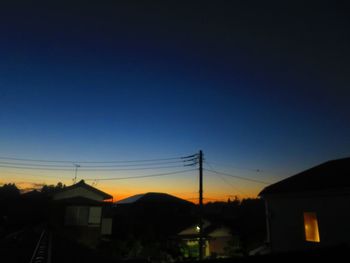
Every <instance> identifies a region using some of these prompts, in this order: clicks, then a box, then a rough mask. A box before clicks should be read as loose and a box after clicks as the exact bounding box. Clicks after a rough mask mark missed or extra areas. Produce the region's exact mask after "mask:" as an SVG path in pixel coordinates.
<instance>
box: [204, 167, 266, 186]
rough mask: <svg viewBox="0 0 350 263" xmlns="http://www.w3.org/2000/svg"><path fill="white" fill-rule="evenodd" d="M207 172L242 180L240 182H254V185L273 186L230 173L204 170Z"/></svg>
mask: <svg viewBox="0 0 350 263" xmlns="http://www.w3.org/2000/svg"><path fill="white" fill-rule="evenodd" d="M204 170H205V171H208V172H211V173H215V174H222V175H225V176H230V177H233V178H236V179H240V180H245V181H250V182H254V183H259V184H266V185H268V184H271V183H269V182H264V181H260V180H256V179H251V178H246V177H241V176H237V175H233V174H228V173H224V172H219V171H215V170H209V169H204Z"/></svg>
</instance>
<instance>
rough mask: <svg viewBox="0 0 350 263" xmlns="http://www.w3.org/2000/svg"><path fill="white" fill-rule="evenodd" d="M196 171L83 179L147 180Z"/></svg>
mask: <svg viewBox="0 0 350 263" xmlns="http://www.w3.org/2000/svg"><path fill="white" fill-rule="evenodd" d="M194 170H196V169H187V170H182V171H175V172H169V173H159V174H148V175H140V176H127V177H114V178H113V177H112V178H89V179H85V180H86V181H110V180H126V179H140V178H149V177H159V176H167V175H174V174H181V173H187V172H191V171H194Z"/></svg>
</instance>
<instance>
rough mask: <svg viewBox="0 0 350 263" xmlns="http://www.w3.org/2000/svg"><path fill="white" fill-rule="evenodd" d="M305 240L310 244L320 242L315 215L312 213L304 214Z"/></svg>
mask: <svg viewBox="0 0 350 263" xmlns="http://www.w3.org/2000/svg"><path fill="white" fill-rule="evenodd" d="M304 229H305V240H306V241H310V242H320V234H319V231H318V222H317V215H316V213H314V212H305V213H304Z"/></svg>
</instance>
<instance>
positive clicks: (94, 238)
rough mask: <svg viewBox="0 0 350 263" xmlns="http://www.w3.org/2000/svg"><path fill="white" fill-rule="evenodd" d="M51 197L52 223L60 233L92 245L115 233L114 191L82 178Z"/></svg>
mask: <svg viewBox="0 0 350 263" xmlns="http://www.w3.org/2000/svg"><path fill="white" fill-rule="evenodd" d="M52 199H53V201H52V213H51V223H52V225H53V226H54V227H56V228H58V229H59V230H60V232H61V233H65V234H66V235H68V236H71V237H74V238H76V239H78V240H79V241H81V242H84V243H86V244H87V245H91V246H94V245H96V244H97V242H98V240H99V239H100V238H101V237H102V236H103V235H110V234H111V233H112V216H111V215H109V214H108V211H109V210H111V209H110V207H111V205H112V196H111V195H109V194H107V193H105V192H103V191H101V190H99V189H97V188H95V187H93V186H91V185H88V184H86V183H85V182H84V180H81V181H80V182H78V183H76V184H73V185H71V186H68V187H64V188H62V189H61V190H60V191H58V192H56V193H54V195H53V197H52ZM108 201H110V202H108Z"/></svg>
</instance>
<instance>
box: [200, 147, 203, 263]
mask: <svg viewBox="0 0 350 263" xmlns="http://www.w3.org/2000/svg"><path fill="white" fill-rule="evenodd" d="M203 248H204V243H203V152H202V151H201V150H200V151H199V260H200V261H202V260H203Z"/></svg>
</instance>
